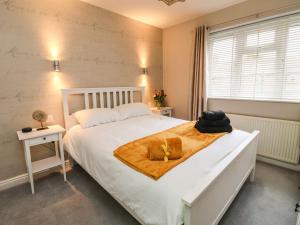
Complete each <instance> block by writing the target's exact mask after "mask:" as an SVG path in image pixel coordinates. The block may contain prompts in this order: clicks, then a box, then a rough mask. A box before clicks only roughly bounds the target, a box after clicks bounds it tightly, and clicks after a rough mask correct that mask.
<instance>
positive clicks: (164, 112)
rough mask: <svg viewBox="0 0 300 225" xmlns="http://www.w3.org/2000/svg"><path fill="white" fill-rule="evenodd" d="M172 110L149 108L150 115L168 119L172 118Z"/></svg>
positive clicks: (168, 108)
mask: <svg viewBox="0 0 300 225" xmlns="http://www.w3.org/2000/svg"><path fill="white" fill-rule="evenodd" d="M172 110H173V108H172V107H161V108H156V107H155V108H151V111H152V113H154V114H158V115H163V116H169V117H171V116H172Z"/></svg>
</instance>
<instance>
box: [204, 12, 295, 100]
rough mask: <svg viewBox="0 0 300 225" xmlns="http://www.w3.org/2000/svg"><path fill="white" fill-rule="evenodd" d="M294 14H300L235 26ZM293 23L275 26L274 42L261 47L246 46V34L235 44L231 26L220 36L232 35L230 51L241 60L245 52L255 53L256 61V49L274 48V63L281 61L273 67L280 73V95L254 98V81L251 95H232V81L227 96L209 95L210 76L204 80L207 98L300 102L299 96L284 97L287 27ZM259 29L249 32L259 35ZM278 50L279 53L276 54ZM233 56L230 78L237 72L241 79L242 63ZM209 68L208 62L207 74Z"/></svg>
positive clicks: (263, 50) (211, 55)
mask: <svg viewBox="0 0 300 225" xmlns="http://www.w3.org/2000/svg"><path fill="white" fill-rule="evenodd" d="M295 14H298V15H300V12H296V13H292V14H288V15H283V16H277V17H272V18H267V19H263V20H259V21H255V22H251V23H247V24H245V25H240V26H237V27H236V28H239V27H243V26H249V27H251V26H256V25H257V24H259V23H261V22H265V21H268V20H273V19H278V18H281V17H286V16H292V15H295ZM293 24H295V26H297V22H295V21H289V22H287V23H286V26H282V27H280V28H278V27H276V28H275V29H274V42H273V43H270V44H266V45H265V46H263V47H258V46H259V44H258V45H254V46H247V36H248V35H243V39H239V40H238V41H240V42H242V44H240V43H239V44H236V43H235V42H236V40H234V39H236V37H237V36H236V35H235V34H234V28H233V27H231V28H229V29H228V30H233V32H232V34H231V35H228V36H224V37H222V38H223V39H227V38H230V36H232V38H233V42H234V44H233V45H234V46H233V49H232V52H234V51H236V53H233V54H234V57H235V58H238V57H239V58H240V59H239V60H242V56H245V55H247V54H249V55H251V53H253V54H254V55H255V54H256V58H255V60H256V61H257V60H258V53H257V51H258V50H259V51H260V53H263V52H271V51H272V49H273V50H275V51H274V52H275V53H276V60H275V63H281V67H280V68H277V67H275V69H276V71H275V73H276V74H280V75H281V76H280V78H279V79H281V80H282V82H281V83H280V86H281V88H280V90H279V91H280V97H279V98H273V99H272V97H270V98H264V97H261V98H256V97H255V95H256V91H255V88H256V87H257V85H256V84H257V83H254V85H255V86H254V94H253V95H252V97H242V96H233V95H232V91H233V90H235V89H234V88H232V81H230V90H229V92H230V94H229V95H230V96H228V97H226V96H220V97H219V96H210V95H209V91H208V86H209V81H210V78H209V77H208V78H207V79H206V80H207V82H206V90H207V99H213V100H236V101H255V102H274V103H295V104H298V103H300V98H299V99H287V98H284V91H285V85H286V83H287V77H288V72H287V71H286V70H287V69H286V67H287V63H286V60H287V50H288V46H287V45H288V42H287V39H288V38H289V29H290V28H291V27H292V26H293ZM258 27H259V26H258ZM266 27H268V26H266ZM264 29H265V28H264V27H263V28H262V30H264ZM260 30H261V28H259V29H257V30H256V29H253V30H252V31H251V29H249V33H251V32H253V33H254V34H255V33H257V35H259V34H260ZM266 30H268V28H266ZM270 30H271V29H270ZM222 31H225V32H226V31H227V29H222V30H221V31H220V32H222ZM271 31H272V30H271ZM216 32H219V31H216ZM212 33H215V32H212ZM282 34H283V35H282ZM282 36H284V37H285V38H278V37H282ZM220 40H221V38H220ZM257 40H259V38H257ZM208 41H209V38H208ZM276 46H277V47H276ZM278 46H280V47H278ZM210 47H211V48H213V47H212V46H208V48H207V49H208V50H207V55H208V61H211V60H212V57H213V54H210V52H211V53H213V51H212V50H211V49H210ZM235 48H238V49H235ZM251 48H252V49H251ZM241 49H242V50H241ZM278 52H280V54H278ZM245 53H247V54H245ZM234 57H232V60H231V67H232V69H231V76H230V79H231V80H232V77H234V75H235V73H238V75H236V77H239V78H238V79H240V80H241V78H242V76H243V63H237V60H236V59H234ZM211 69H212V68H211V66H210V62H209V63H207V71H208V73H209V74H210V73H211ZM256 70H257V62H256ZM257 75H258V74H257V72H256V74H255V77H257ZM240 85H241V84H240ZM240 89H241V86H240V87H239V90H240Z"/></svg>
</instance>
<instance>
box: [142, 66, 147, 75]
mask: <svg viewBox="0 0 300 225" xmlns="http://www.w3.org/2000/svg"><path fill="white" fill-rule="evenodd" d="M142 74H143V75H148V68H147V67H143V68H142Z"/></svg>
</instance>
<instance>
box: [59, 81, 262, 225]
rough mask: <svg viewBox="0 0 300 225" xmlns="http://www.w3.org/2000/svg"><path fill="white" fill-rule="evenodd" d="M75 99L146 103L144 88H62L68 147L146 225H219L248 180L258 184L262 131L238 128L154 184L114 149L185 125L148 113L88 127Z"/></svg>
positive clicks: (91, 103) (98, 103)
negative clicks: (75, 111) (75, 112)
mask: <svg viewBox="0 0 300 225" xmlns="http://www.w3.org/2000/svg"><path fill="white" fill-rule="evenodd" d="M71 95H77V96H78V95H82V96H83V100H84V104H83V107H84V108H97V107H115V106H117V105H120V104H126V103H131V102H135V101H141V102H143V101H144V88H142V87H119V88H83V89H64V90H62V97H63V108H64V118H65V126H66V129H67V133H66V135H65V137H64V145H65V149H66V150H67V151H68V153H69V154H70V155H71V157H72V158H73V159H74V160H75V161H76V162H77V163H78V164H80V165H81V167H82V168H84V170H86V171H87V172H88V173H89V174H90V175H91V176H92V177H93V178H94V179H95V180H96V181H97V182H98V183H99V184H100V185H101V186H102V187H103V188H104V189H105V190H106V191H107V192H108V193H110V194H111V195H112V196H113V197H114V198H115V199H116V200H117V201H118V202H119V203H120V204H121V205H122V206H123V207H124V208H125V209H126V210H127V211H128V212H129V213H130V214H131V215H133V216H134V217H135V218H136V219H137V220H138V221H139V222H140V223H141V224H145V225H146V224H147V225H148V224H149V225H150V224H151V225H152V224H155V225H181V224H185V225H212V224H217V223H218V222H219V221H220V219H221V218H222V216H223V214H224V213H225V211H226V209H227V208H228V207H229V205H230V203H231V202H232V201H233V199H234V197H235V196H236V194H237V193H238V191H239V190H240V188H241V187H242V185H243V184H244V182H245V181H246V179H247V178H248V177H249V176H250V180H251V181H253V180H254V174H255V159H256V148H257V140H258V139H257V137H258V133H259V132H258V131H254V132H253V133H247V132H244V131H239V130H234V131H233V132H232V133H230V134H227V135H225V136H223V137H221V138H220V139H218V140H217V141H215V142H214V143H212V144H211V145H209V146H208V147H206V148H205V149H203V150H202V151H200V152H198V153H197V154H195V155H194V156H192V157H191V158H189V159H188V160H186V161H185V162H183V163H181V164H180V165H178V166H176V167H175V168H173V169H172V170H171V171H169V172H168V173H166V174H165V175H164V176H163V177H161V178H160V179H159V180H157V181H155V180H153V179H151V178H149V177H147V176H145V175H143V174H141V173H138V172H137V171H135V170H133V169H132V168H130V167H128V166H127V165H125V164H124V163H122V162H121V161H119V160H118V159H117V158H115V157H114V156H113V151H114V150H115V149H116V148H117V147H119V146H121V145H123V144H126V143H128V142H130V141H133V140H136V139H139V138H142V137H144V136H147V135H151V134H154V133H157V132H159V131H162V130H165V129H168V128H171V127H174V126H177V125H180V124H182V123H185V122H186V121H184V120H179V119H175V118H170V117H165V116H160V115H145V116H139V117H134V118H130V119H126V120H122V121H117V122H112V123H106V124H102V125H99V126H95V127H91V128H87V129H83V128H81V127H80V125H78V124H76V122H75V121H74V118H73V116H72V113H71V112H70V108H71V107H70V105H69V97H70V96H71ZM135 95H137V96H139V97H136V96H135Z"/></svg>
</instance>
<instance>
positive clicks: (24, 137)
mask: <svg viewBox="0 0 300 225" xmlns="http://www.w3.org/2000/svg"><path fill="white" fill-rule="evenodd" d="M48 127H49V129H45V130H40V131H37V130H36V129H33V130H32V131H31V132H29V133H22V131H17V134H18V138H19V140H20V141H22V142H23V147H24V152H25V161H26V166H27V171H28V176H29V182H30V185H31V192H32V194H34V183H33V174H34V173H37V172H40V171H43V170H47V169H50V168H53V167H56V166H62V168H63V175H64V180H65V181H66V168H65V159H64V149H63V141H62V134H63V132H65V129H64V128H63V127H61V126H59V125H54V126H48ZM50 142H54V144H55V156H53V157H49V158H46V159H42V160H38V161H34V162H32V161H31V151H30V147H31V146H35V145H40V144H45V143H50ZM58 151H60V157H59V154H58Z"/></svg>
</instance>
